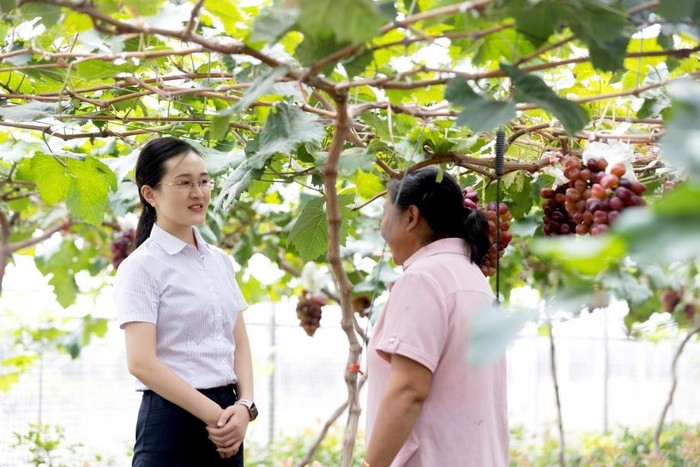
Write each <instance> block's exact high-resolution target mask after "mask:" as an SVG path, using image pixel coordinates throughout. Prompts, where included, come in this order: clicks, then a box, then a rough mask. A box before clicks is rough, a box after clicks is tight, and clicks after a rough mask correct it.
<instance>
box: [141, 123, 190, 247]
mask: <svg viewBox="0 0 700 467" xmlns="http://www.w3.org/2000/svg"><path fill="white" fill-rule="evenodd" d="M190 151H192V152H194V153H196V154H199V151H197V150H196V149H195V148H194V147H192V146H191V145H190V144H188V143H186V142H184V141H182V140H180V139H177V138H173V137H171V136H166V137H163V138H156V139H152V140H150V141H149V142H148V143H146V145H145V146H144V147H143V148H142V149H141V153H140V154H139V158H138V160H137V161H136V170H135V173H134V178H135V179H136V188H137V189H138V191H139V199H140V200H141V205H142V206H143V210H142V211H141V217H140V218H139V224H138V227H136V238H135V239H134V246H133V249H136V248H138V247H139V245H141V244H142V243H143V242H145V241H146V239H147V238H148V237H149V236H150V235H151V229H153V224H155V222H156V209H155V208H154V207H153V206H151V205H150V204H149V203H148V202H147V201H146V200H145V199H144V197H143V195H142V194H141V187H142V186H144V185H148V186H150V187H154V188H155V186H156V185H158V184H159V183H160V181H161V180H162V178H163V175H165V163H166V162H167V161H168V160H170V159H172V158H173V157H176V156H180V155H182V154H185V153H186V152H190ZM199 155H200V156H201V154H199Z"/></svg>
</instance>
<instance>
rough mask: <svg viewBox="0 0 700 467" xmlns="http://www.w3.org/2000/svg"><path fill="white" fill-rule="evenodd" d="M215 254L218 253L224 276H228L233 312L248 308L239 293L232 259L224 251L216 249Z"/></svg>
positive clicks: (241, 294)
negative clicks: (233, 305) (224, 271)
mask: <svg viewBox="0 0 700 467" xmlns="http://www.w3.org/2000/svg"><path fill="white" fill-rule="evenodd" d="M216 252H217V253H218V256H219V259H220V260H221V261H222V262H223V263H224V267H225V269H226V275H227V276H228V279H229V282H230V284H231V292H232V294H233V302H234V304H235V308H236V309H235V310H234V311H236V312H238V311H243V310H244V309H246V308H247V307H248V303H247V302H246V301H245V298H244V297H243V292H241V288H240V286H239V285H238V281H237V280H236V271H235V270H234V269H233V258H231V256H229V255H228V254H226V253H225V252H224V251H222V250H220V249H218V248H217V249H216Z"/></svg>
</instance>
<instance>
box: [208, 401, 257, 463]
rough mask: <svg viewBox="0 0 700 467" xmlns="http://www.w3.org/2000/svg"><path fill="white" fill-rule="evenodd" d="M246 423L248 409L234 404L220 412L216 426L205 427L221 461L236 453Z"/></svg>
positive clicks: (248, 416)
mask: <svg viewBox="0 0 700 467" xmlns="http://www.w3.org/2000/svg"><path fill="white" fill-rule="evenodd" d="M248 423H250V413H249V412H248V409H247V408H246V407H245V406H243V405H240V404H235V405H232V406H230V407H227V408H226V409H222V410H221V414H220V415H219V419H218V420H217V421H216V424H214V425H207V431H208V432H209V439H210V440H211V441H212V442H213V443H214V445H215V446H216V450H217V452H218V453H219V456H221V458H222V459H228V458H229V457H232V456H234V455H235V454H236V453H237V452H238V450H239V449H240V447H241V443H243V438H245V433H246V430H247V429H248Z"/></svg>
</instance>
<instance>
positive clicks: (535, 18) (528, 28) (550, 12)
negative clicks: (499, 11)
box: [506, 0, 557, 46]
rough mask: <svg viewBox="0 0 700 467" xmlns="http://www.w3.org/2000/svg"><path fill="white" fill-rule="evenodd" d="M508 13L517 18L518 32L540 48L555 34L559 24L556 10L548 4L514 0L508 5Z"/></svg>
mask: <svg viewBox="0 0 700 467" xmlns="http://www.w3.org/2000/svg"><path fill="white" fill-rule="evenodd" d="M506 12H507V13H508V14H509V15H510V16H512V17H513V18H515V23H516V27H517V30H518V32H520V33H521V34H524V35H525V37H527V38H528V40H529V41H530V42H532V43H533V44H535V45H537V46H539V45H541V44H543V43H544V42H546V41H547V39H548V38H549V37H550V36H551V35H552V34H553V33H554V26H555V25H556V24H557V17H556V15H555V10H554V9H553V8H552V7H551V5H549V4H547V3H546V2H537V3H533V2H529V1H528V0H514V1H510V2H508V3H507V4H506Z"/></svg>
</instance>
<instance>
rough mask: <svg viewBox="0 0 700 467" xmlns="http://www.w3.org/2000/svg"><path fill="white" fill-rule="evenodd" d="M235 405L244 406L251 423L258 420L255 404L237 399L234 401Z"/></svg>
mask: <svg viewBox="0 0 700 467" xmlns="http://www.w3.org/2000/svg"><path fill="white" fill-rule="evenodd" d="M236 404H241V405H242V406H245V408H246V409H248V414H249V415H250V421H251V422H252V421H253V420H255V419H256V418H258V408H257V407H256V406H255V402H253V401H251V400H248V399H238V400H237V401H236Z"/></svg>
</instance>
